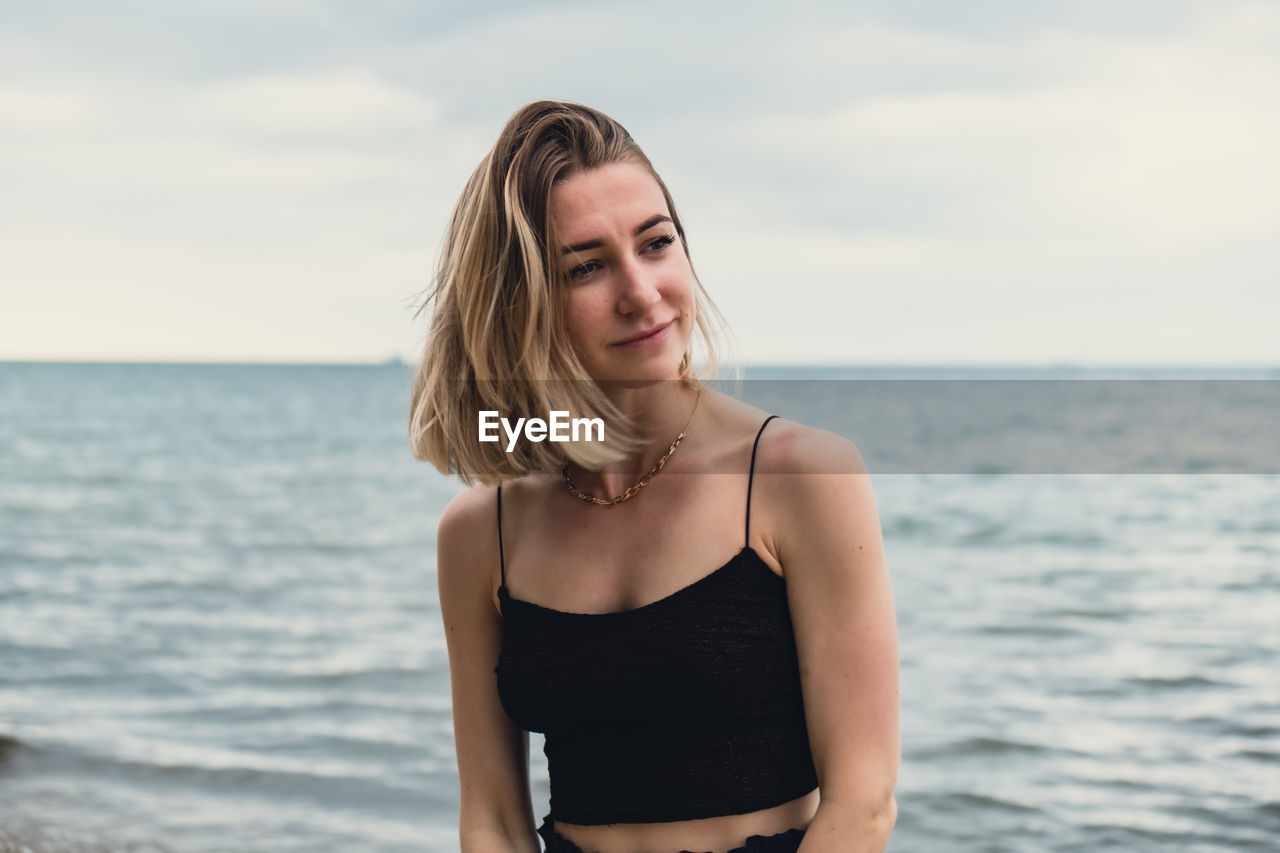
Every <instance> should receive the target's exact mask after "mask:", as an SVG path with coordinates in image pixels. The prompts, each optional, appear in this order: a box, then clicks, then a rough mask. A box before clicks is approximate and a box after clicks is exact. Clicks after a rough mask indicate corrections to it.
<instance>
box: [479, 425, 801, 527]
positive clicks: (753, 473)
mask: <svg viewBox="0 0 1280 853" xmlns="http://www.w3.org/2000/svg"><path fill="white" fill-rule="evenodd" d="M776 417H778V416H777V415H769V417H767V418H765V419H764V423H762V424H760V431H759V432H757V433H756V443H755V444H753V445H751V469H750V473H748V474H747V535H746V542H745V543H744V545H745V546H746V547H748V548H750V547H751V485H752V483H753V482H755V478H756V449H757V448H758V447H759V446H760V436H762V435H764V428H765V427H767V426H768V425H769V421H771V420H773V419H774V418H776ZM498 507H499V509H498V517H499V519H501V517H502V509H501V507H502V504H501V502H499V504H498ZM499 535H501V531H499ZM499 550H501V540H499Z"/></svg>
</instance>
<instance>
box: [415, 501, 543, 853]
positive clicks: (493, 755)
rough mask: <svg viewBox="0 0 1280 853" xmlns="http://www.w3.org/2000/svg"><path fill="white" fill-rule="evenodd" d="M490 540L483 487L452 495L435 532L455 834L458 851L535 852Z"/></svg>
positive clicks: (493, 534)
mask: <svg viewBox="0 0 1280 853" xmlns="http://www.w3.org/2000/svg"><path fill="white" fill-rule="evenodd" d="M497 535H498V530H497V504H496V496H495V494H494V489H493V488H487V487H473V488H470V489H468V490H466V491H465V492H463V493H462V494H460V495H458V496H457V497H456V498H454V499H453V501H452V502H451V503H450V504H449V506H448V508H447V509H445V512H444V515H443V517H442V518H441V519H440V528H439V531H438V533H437V535H436V576H437V580H438V582H439V587H440V611H441V614H442V616H443V618H444V636H445V642H446V643H447V644H448V649H449V680H450V684H451V688H452V694H453V737H454V745H455V747H456V749H457V754H458V782H459V789H460V796H459V801H460V810H459V815H458V834H459V837H460V840H461V842H462V850H463V853H538V851H539V850H541V845H540V844H539V842H538V837H537V833H536V831H535V828H534V819H533V803H532V798H531V795H530V791H529V733H528V732H526V731H524V730H523V729H521V728H519V727H518V726H516V725H515V724H514V723H513V722H511V718H510V717H508V716H507V713H506V711H505V710H504V709H503V707H502V704H501V702H500V701H499V700H498V685H497V676H496V675H495V674H494V671H493V668H494V667H495V666H496V665H497V662H498V651H499V649H500V647H501V642H502V635H501V628H502V619H501V616H500V614H499V613H498V611H497V609H496V607H495V605H494V600H493V589H494V580H495V579H496V576H497V575H496V572H497V567H498V541H497Z"/></svg>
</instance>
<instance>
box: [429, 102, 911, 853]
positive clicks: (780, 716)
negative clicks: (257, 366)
mask: <svg viewBox="0 0 1280 853" xmlns="http://www.w3.org/2000/svg"><path fill="white" fill-rule="evenodd" d="M432 301H433V302H434V314H433V318H432V327H431V333H430V336H429V338H428V342H427V346H426V351H425V356H424V359H423V363H422V367H421V370H420V372H419V374H418V377H417V380H416V381H415V386H414V391H413V401H412V425H411V434H412V439H413V446H414V451H415V454H416V455H417V456H418V457H419V458H421V459H426V460H429V461H431V462H433V463H434V464H435V465H436V466H437V467H439V468H440V469H441V470H444V471H448V472H451V473H456V474H458V475H459V476H461V477H462V478H463V479H464V480H465V481H468V482H479V483H480V485H475V486H473V488H471V489H469V490H467V491H465V492H463V493H462V494H460V495H458V497H457V498H456V499H454V501H453V502H452V503H451V504H450V505H449V507H448V508H447V509H446V510H445V513H444V516H443V517H442V519H441V521H440V528H439V534H438V565H437V568H438V578H439V587H440V601H441V609H442V613H443V618H444V625H445V636H446V639H447V643H448V649H449V665H450V676H451V683H452V694H453V721H454V737H455V741H456V746H457V756H458V773H459V780H460V786H461V794H460V799H461V814H460V821H459V824H460V829H459V831H460V835H461V841H462V849H463V850H464V851H467V853H482V851H503V853H508V851H536V850H538V849H539V843H538V837H539V836H541V837H542V839H543V841H545V843H546V849H547V850H548V851H561V852H562V853H582V851H598V853H641V851H661V853H676V851H715V853H725V851H731V850H737V851H742V850H746V851H761V853H764V852H765V851H784V850H785V851H797V850H799V851H802V853H827V851H832V852H833V851H840V853H848V851H881V850H883V849H884V846H885V844H886V842H887V839H888V835H889V832H890V831H891V829H892V827H893V824H894V820H895V816H896V813H897V808H896V804H895V802H894V799H893V787H894V783H895V780H896V776H897V765H898V681H897V678H898V675H897V638H896V628H895V622H894V611H893V601H892V595H891V591H890V584H889V579H888V575H887V571H886V568H885V563H884V555H883V549H882V544H881V538H880V528H879V520H878V518H877V515H876V510H875V504H874V499H873V496H872V493H871V488H870V484H869V478H868V476H867V474H866V471H865V469H864V468H863V466H862V462H861V459H860V457H859V455H858V453H857V451H856V449H855V448H854V447H853V446H852V445H851V444H850V443H849V442H847V441H845V440H844V439H842V438H840V437H838V436H835V435H832V434H830V433H826V432H822V431H819V430H816V429H812V428H808V427H805V426H801V425H799V424H795V423H791V422H788V421H785V420H778V419H773V418H768V417H767V416H766V413H764V412H761V411H760V410H758V409H755V408H753V407H751V406H749V405H746V404H744V403H742V402H740V401H737V400H735V399H733V398H731V397H728V396H725V395H722V394H719V393H716V392H714V391H712V390H711V389H709V388H704V387H702V386H701V385H700V384H699V382H698V381H697V379H696V377H695V376H694V372H693V368H692V365H693V362H694V354H693V350H692V345H693V343H694V341H695V339H699V340H701V341H702V343H703V345H705V346H707V347H708V349H709V348H710V341H709V337H708V335H707V332H708V324H707V320H706V317H707V312H708V311H709V310H710V305H709V300H707V299H706V295H705V292H704V291H703V290H702V286H701V284H700V283H699V282H698V280H697V278H696V276H695V275H694V272H693V267H692V265H691V262H690V259H689V253H688V247H687V244H686V242H685V234H684V228H683V226H682V225H681V223H680V219H679V217H678V216H677V214H676V210H675V206H674V204H673V203H672V200H671V196H670V193H669V192H668V191H667V188H666V186H665V185H664V184H663V183H662V181H661V179H660V178H659V177H658V175H657V173H656V172H655V171H654V169H653V167H652V166H651V165H650V163H649V161H648V159H647V158H646V157H645V155H644V154H643V153H642V152H641V151H640V149H639V147H638V146H636V144H635V142H634V141H632V139H631V137H630V136H629V135H628V134H627V132H626V131H625V130H624V129H623V128H622V127H621V125H619V124H618V123H617V122H615V121H613V120H612V119H610V118H609V117H607V116H605V115H602V114H601V113H599V112H597V111H595V110H592V109H589V108H587V107H583V106H580V105H577V104H570V103H561V102H550V101H541V102H537V103H533V104H530V105H528V106H526V107H524V108H523V109H521V110H520V111H518V112H517V113H516V114H515V115H514V116H513V117H512V118H511V119H510V121H509V122H508V123H507V125H506V127H505V128H504V130H503V132H502V134H501V136H500V138H499V139H498V142H497V143H496V145H495V146H494V148H493V149H492V150H491V151H490V153H489V154H488V156H487V157H486V158H485V159H484V161H483V162H482V163H481V164H480V166H479V167H478V168H477V169H476V172H475V173H474V174H473V175H472V177H471V179H470V181H469V182H468V184H467V187H466V189H465V190H464V192H463V194H462V198H461V200H460V201H459V203H458V206H457V209H456V211H455V213H454V217H453V219H452V222H451V224H450V228H449V232H448V235H447V238H446V245H445V248H444V251H443V254H442V259H441V263H440V269H439V273H438V276H437V280H436V284H435V288H434V290H433V292H432ZM712 355H713V354H712ZM711 361H712V362H714V359H713V358H712V359H711ZM557 410H559V411H567V412H571V413H572V414H573V416H574V417H599V418H600V420H601V422H602V423H603V425H604V430H603V432H604V435H603V436H600V435H599V431H598V430H597V431H596V433H595V435H591V436H590V437H591V438H593V439H594V440H592V441H588V440H587V438H588V435H580V436H579V437H578V440H577V441H571V442H559V443H556V442H552V441H543V440H537V439H538V438H540V437H541V435H542V434H539V433H538V432H537V431H534V432H529V433H523V434H521V433H520V432H519V430H518V429H513V428H511V427H510V425H511V424H514V423H517V422H518V418H533V417H538V418H541V419H543V420H548V419H549V415H550V413H551V412H553V411H557ZM485 411H491V412H495V413H496V416H497V417H501V418H505V419H507V420H508V425H507V426H505V427H503V430H502V431H501V432H500V440H498V441H481V440H480V430H479V428H478V418H479V417H480V415H479V413H481V412H485ZM491 422H492V416H491ZM601 439H603V440H601ZM726 558H728V561H727V562H726ZM715 566H719V568H718V569H715V570H714V571H710V572H709V569H711V567H715ZM529 731H541V732H545V733H546V753H547V759H548V767H549V772H550V777H551V778H550V783H551V811H550V814H548V815H547V816H546V817H545V818H544V820H543V822H542V824H541V826H539V827H536V828H535V822H534V816H533V809H532V804H531V796H530V791H529V785H528V750H529V741H528V732H529Z"/></svg>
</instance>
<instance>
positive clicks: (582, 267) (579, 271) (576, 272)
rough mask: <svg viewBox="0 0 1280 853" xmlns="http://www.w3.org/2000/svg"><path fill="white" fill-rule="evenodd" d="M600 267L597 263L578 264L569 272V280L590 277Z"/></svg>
mask: <svg viewBox="0 0 1280 853" xmlns="http://www.w3.org/2000/svg"><path fill="white" fill-rule="evenodd" d="M599 267H600V262H599V261H587V262H586V263H585V264H578V265H577V266H576V267H573V268H572V269H570V270H569V273H568V275H569V280H570V281H578V280H580V279H583V278H586V277H587V276H589V275H591V274H592V273H593V272H595V271H596V270H597V269H598V268H599Z"/></svg>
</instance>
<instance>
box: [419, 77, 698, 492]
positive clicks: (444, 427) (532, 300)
mask: <svg viewBox="0 0 1280 853" xmlns="http://www.w3.org/2000/svg"><path fill="white" fill-rule="evenodd" d="M613 163H634V164H636V165H640V166H643V167H644V168H645V169H646V170H648V172H649V173H650V174H651V175H652V176H653V179H654V180H655V181H657V183H658V186H659V187H660V188H661V189H662V195H663V198H664V199H665V200H666V203H667V209H668V211H669V212H670V214H671V219H672V223H673V225H674V226H675V230H676V233H677V234H678V235H679V236H680V245H681V246H682V247H683V248H684V252H685V255H686V257H688V254H689V249H688V242H687V240H686V238H685V233H684V226H683V225H682V224H681V222H680V217H679V216H678V215H677V213H676V207H675V202H674V201H673V200H672V198H671V193H670V192H669V191H668V190H667V187H666V184H664V183H663V182H662V178H660V177H659V176H658V173H657V171H656V170H655V169H654V168H653V164H651V163H650V162H649V159H648V158H647V157H646V156H645V155H644V152H643V151H641V150H640V146H638V145H637V144H636V143H635V140H633V139H632V138H631V135H630V134H629V133H627V131H626V129H625V128H623V126H622V125H621V124H619V123H618V122H616V121H614V120H613V119H611V118H609V117H608V116H606V115H605V114H604V113H601V112H599V111H598V110H594V109H591V108H590V107H586V106H582V105H581V104H574V103H568V102H563V101H536V102H534V103H531V104H528V105H527V106H525V107H523V108H521V109H520V110H518V111H517V112H516V113H515V114H514V115H513V116H512V117H511V118H510V119H509V120H508V121H507V124H506V126H505V127H503V129H502V133H501V134H500V135H499V137H498V141H497V142H496V143H495V144H494V146H493V148H492V149H491V150H490V151H489V153H488V154H487V155H486V156H485V158H484V159H483V160H482V161H481V162H480V165H479V166H477V167H476V170H475V171H474V172H473V173H472V175H471V178H470V179H469V180H468V181H467V184H466V187H465V188H464V189H463V191H462V195H461V197H460V198H459V199H458V204H457V207H456V208H454V211H453V217H452V218H451V220H450V222H449V227H448V231H447V232H446V235H445V241H444V246H443V249H442V251H441V255H440V261H439V266H438V268H437V271H436V275H435V280H434V282H433V283H432V285H431V287H430V288H429V289H428V295H427V298H426V299H425V300H424V301H423V303H422V305H421V307H420V308H419V309H418V312H419V313H420V312H421V311H423V310H425V309H426V308H427V307H428V306H433V308H434V310H433V313H432V316H431V326H430V331H429V333H428V336H427V341H426V345H425V347H424V350H423V357H422V363H421V365H420V366H419V368H418V372H417V375H416V377H415V378H414V382H413V390H412V394H411V398H410V418H409V440H410V446H411V447H412V449H413V455H414V456H415V457H416V458H417V459H419V460H423V461H427V462H430V463H432V464H433V465H435V466H436V468H438V469H439V470H440V471H441V472H443V473H448V474H457V475H458V476H459V477H461V478H462V480H463V481H464V482H467V483H471V482H475V481H480V482H486V483H493V482H499V481H501V480H504V479H509V478H513V477H519V476H522V475H524V474H527V473H530V472H535V471H554V470H556V469H558V468H559V467H560V466H561V465H563V464H564V463H565V461H567V460H572V461H573V462H574V463H576V464H578V465H581V466H582V467H585V468H588V469H598V468H599V467H600V466H601V465H602V464H603V463H605V462H607V461H610V460H612V459H618V458H621V457H622V456H624V455H626V454H627V453H628V452H630V451H633V450H634V449H635V448H636V447H637V446H638V444H639V442H638V437H637V435H636V432H635V429H634V425H632V424H630V423H629V422H627V420H626V419H625V418H624V417H623V416H622V414H621V413H620V412H619V411H618V410H617V409H616V408H615V407H614V406H613V404H612V403H611V402H610V401H609V399H608V398H607V397H606V396H605V394H604V392H603V391H602V390H601V389H600V387H599V386H598V385H596V384H595V383H594V382H593V381H591V379H590V377H589V376H588V375H587V372H586V370H585V369H584V368H583V366H582V364H581V362H580V361H579V359H578V357H577V355H576V354H575V352H574V350H573V346H572V344H571V341H570V340H569V336H568V333H567V330H566V325H565V320H564V299H563V288H562V287H561V286H560V285H562V277H563V274H562V273H561V272H560V268H559V263H558V260H557V259H556V258H555V257H554V253H553V252H552V251H550V250H549V247H552V246H557V245H559V242H558V241H557V239H556V235H555V234H554V229H553V223H552V217H551V215H550V207H551V190H552V187H553V186H554V185H555V184H556V183H557V182H559V181H563V180H565V179H567V178H569V177H571V176H573V175H576V174H578V173H581V172H584V171H588V170H590V169H595V168H597V167H600V166H605V165H609V164H613ZM689 264H690V270H692V268H693V261H692V259H690V260H689ZM694 282H695V315H696V329H697V334H696V335H695V339H700V341H699V342H700V344H701V346H702V347H703V348H704V349H705V354H704V355H703V358H704V361H705V367H704V372H705V373H706V374H707V375H712V374H714V371H715V364H716V357H715V349H714V346H713V343H712V335H713V333H712V330H711V327H710V325H709V324H708V322H707V317H708V316H714V317H716V318H719V312H718V311H717V310H716V308H715V306H714V304H713V303H712V302H711V299H710V297H709V296H708V295H707V292H706V290H705V289H704V288H703V287H702V283H701V282H700V281H698V278H697V274H696V273H694ZM415 316H416V315H415ZM679 376H680V379H681V381H683V382H686V383H695V382H697V377H696V376H695V374H694V369H693V354H692V353H690V352H686V353H685V356H684V359H683V360H682V361H681V363H680V374H679ZM481 410H496V411H498V412H500V413H501V414H502V416H504V417H513V416H518V417H544V418H545V417H546V416H547V413H548V412H551V411H553V410H561V411H568V412H572V413H573V416H574V417H600V418H602V419H603V420H604V422H605V423H606V424H608V426H609V428H608V429H607V430H605V441H604V442H596V443H587V442H567V443H557V444H551V443H549V442H529V441H524V442H519V443H518V445H517V447H516V449H515V450H513V452H511V453H507V452H506V448H505V446H504V444H505V442H497V443H488V442H483V443H482V442H480V441H478V413H479V412H480V411H481Z"/></svg>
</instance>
